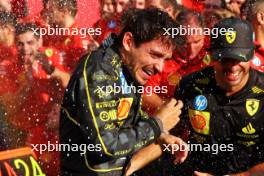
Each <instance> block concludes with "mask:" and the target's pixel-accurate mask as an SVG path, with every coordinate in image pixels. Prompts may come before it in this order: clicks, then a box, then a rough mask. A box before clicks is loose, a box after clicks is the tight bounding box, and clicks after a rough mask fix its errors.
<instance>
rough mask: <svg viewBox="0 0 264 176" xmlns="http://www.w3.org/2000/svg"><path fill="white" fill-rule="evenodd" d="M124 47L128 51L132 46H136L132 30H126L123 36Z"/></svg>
mask: <svg viewBox="0 0 264 176" xmlns="http://www.w3.org/2000/svg"><path fill="white" fill-rule="evenodd" d="M122 43H123V47H124V49H125V50H126V51H131V49H132V47H134V45H135V44H134V39H133V35H132V33H131V32H126V33H125V34H124V37H123V42H122Z"/></svg>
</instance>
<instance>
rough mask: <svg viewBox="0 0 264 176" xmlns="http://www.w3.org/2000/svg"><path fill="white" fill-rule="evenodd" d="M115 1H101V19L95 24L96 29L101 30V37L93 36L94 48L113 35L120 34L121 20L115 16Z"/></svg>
mask: <svg viewBox="0 0 264 176" xmlns="http://www.w3.org/2000/svg"><path fill="white" fill-rule="evenodd" d="M115 10H116V7H115V0H101V1H100V14H101V18H100V19H99V20H98V21H97V22H96V23H95V24H94V28H100V29H101V35H96V36H93V37H92V38H93V41H94V43H93V45H94V48H98V47H99V45H100V44H101V43H102V42H103V41H104V40H105V39H106V38H107V37H108V36H109V35H110V34H111V33H116V34H118V32H119V30H120V20H119V18H118V17H117V15H116V14H115Z"/></svg>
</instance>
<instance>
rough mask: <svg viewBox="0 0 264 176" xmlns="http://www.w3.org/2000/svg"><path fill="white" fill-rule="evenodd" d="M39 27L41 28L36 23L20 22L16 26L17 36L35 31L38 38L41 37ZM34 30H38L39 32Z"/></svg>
mask: <svg viewBox="0 0 264 176" xmlns="http://www.w3.org/2000/svg"><path fill="white" fill-rule="evenodd" d="M38 29H39V27H38V26H37V25H36V24H35V23H19V24H18V25H17V27H16V36H18V35H20V34H24V33H26V32H28V31H30V32H33V33H34V36H35V37H36V38H37V39H39V38H40V34H39V31H38ZM34 31H37V33H36V32H34Z"/></svg>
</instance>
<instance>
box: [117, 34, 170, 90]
mask: <svg viewBox="0 0 264 176" xmlns="http://www.w3.org/2000/svg"><path fill="white" fill-rule="evenodd" d="M172 51H173V47H172V46H168V45H167V44H164V42H162V38H158V39H154V40H152V41H150V42H145V43H142V44H140V46H135V43H134V41H133V37H132V34H131V33H126V34H125V36H124V39H123V48H122V49H121V56H122V59H123V61H124V63H125V65H126V66H127V68H128V69H129V72H130V74H131V75H132V77H133V78H134V79H135V80H136V81H137V83H138V84H139V85H144V84H146V82H147V81H148V80H149V79H150V77H151V76H152V75H154V74H157V73H159V72H161V71H162V70H163V67H164V61H165V60H166V59H170V58H171V57H172Z"/></svg>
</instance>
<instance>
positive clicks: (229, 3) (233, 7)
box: [225, 0, 246, 17]
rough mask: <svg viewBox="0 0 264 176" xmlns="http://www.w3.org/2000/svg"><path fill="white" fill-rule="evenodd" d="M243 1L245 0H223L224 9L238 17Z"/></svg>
mask: <svg viewBox="0 0 264 176" xmlns="http://www.w3.org/2000/svg"><path fill="white" fill-rule="evenodd" d="M245 2H246V0H225V7H226V9H228V10H230V11H231V12H233V13H234V14H236V16H238V17H240V15H241V9H242V7H243V4H245Z"/></svg>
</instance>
